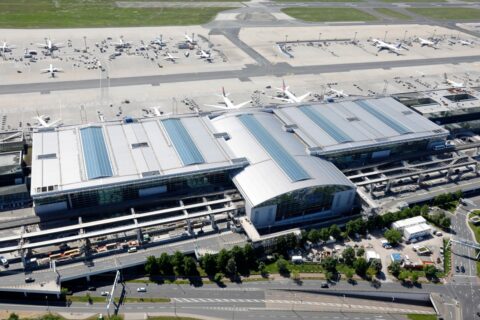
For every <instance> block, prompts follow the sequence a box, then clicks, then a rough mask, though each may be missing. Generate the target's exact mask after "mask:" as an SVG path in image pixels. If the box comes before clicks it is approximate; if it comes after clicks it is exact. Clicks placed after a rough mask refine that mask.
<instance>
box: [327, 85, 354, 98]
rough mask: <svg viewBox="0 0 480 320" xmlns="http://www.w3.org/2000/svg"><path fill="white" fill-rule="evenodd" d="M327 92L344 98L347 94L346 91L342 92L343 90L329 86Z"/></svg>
mask: <svg viewBox="0 0 480 320" xmlns="http://www.w3.org/2000/svg"><path fill="white" fill-rule="evenodd" d="M327 94H328V95H331V96H334V97H335V98H346V97H348V96H349V95H348V94H347V93H344V92H343V90H336V89H333V88H330V87H329V88H328V91H327Z"/></svg>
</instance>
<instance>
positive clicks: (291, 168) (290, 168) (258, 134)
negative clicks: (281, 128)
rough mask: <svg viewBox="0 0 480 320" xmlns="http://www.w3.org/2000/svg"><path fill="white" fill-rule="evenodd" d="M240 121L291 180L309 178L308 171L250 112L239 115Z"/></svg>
mask: <svg viewBox="0 0 480 320" xmlns="http://www.w3.org/2000/svg"><path fill="white" fill-rule="evenodd" d="M239 119H240V121H241V122H242V123H243V125H244V126H245V127H247V129H248V130H249V131H250V133H251V134H252V135H253V136H254V137H255V139H257V141H258V142H259V143H260V144H261V145H262V147H263V148H264V149H265V150H266V151H267V152H268V154H269V155H270V156H271V157H272V159H273V160H274V161H275V163H276V164H277V165H278V166H280V168H281V169H282V170H283V172H285V174H286V175H287V176H288V177H289V178H290V180H292V181H300V180H306V179H310V176H309V175H308V173H307V172H306V171H305V170H303V168H302V167H301V166H300V165H299V164H298V162H296V161H295V159H294V158H293V157H292V156H291V155H290V154H288V152H287V151H286V150H285V149H284V148H283V147H282V146H281V145H280V143H278V141H276V140H275V138H273V137H272V136H271V135H270V134H269V133H268V131H267V130H265V128H264V127H263V126H262V125H261V124H260V123H259V122H258V121H257V119H255V117H253V116H252V115H250V114H244V115H241V116H239Z"/></svg>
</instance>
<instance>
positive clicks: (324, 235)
mask: <svg viewBox="0 0 480 320" xmlns="http://www.w3.org/2000/svg"><path fill="white" fill-rule="evenodd" d="M329 238H330V230H329V229H328V228H322V229H320V239H322V240H323V241H327V240H328V239H329Z"/></svg>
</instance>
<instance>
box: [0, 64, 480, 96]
mask: <svg viewBox="0 0 480 320" xmlns="http://www.w3.org/2000/svg"><path fill="white" fill-rule="evenodd" d="M478 61H480V55H473V56H463V57H447V58H434V59H431V58H428V59H413V60H398V61H378V62H362V63H347V64H336V65H321V66H300V67H292V66H290V65H289V64H286V63H279V64H275V65H271V64H270V65H264V66H258V65H248V66H247V67H246V68H244V69H242V70H234V71H214V72H203V73H197V72H191V73H180V74H169V75H152V76H137V77H135V76H133V77H122V78H111V79H110V86H111V87H125V86H137V85H161V84H162V83H175V82H187V81H202V80H220V79H230V78H239V79H243V80H244V79H248V78H250V77H261V76H276V77H281V76H285V75H292V74H295V75H306V74H321V73H329V72H348V71H358V70H369V69H391V68H402V67H415V66H427V65H443V64H460V63H473V62H478ZM99 86H100V80H99V79H90V80H78V81H62V82H39V83H21V84H10V85H2V86H0V94H22V93H33V92H40V93H43V94H48V93H50V92H52V91H64V90H82V89H92V88H99Z"/></svg>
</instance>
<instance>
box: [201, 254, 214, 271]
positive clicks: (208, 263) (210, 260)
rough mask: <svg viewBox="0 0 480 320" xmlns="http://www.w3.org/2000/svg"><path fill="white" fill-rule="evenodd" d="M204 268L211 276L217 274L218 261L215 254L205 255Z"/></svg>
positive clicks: (203, 259)
mask: <svg viewBox="0 0 480 320" xmlns="http://www.w3.org/2000/svg"><path fill="white" fill-rule="evenodd" d="M202 268H203V270H205V273H206V274H207V275H209V276H213V275H214V274H215V273H217V270H218V269H217V259H216V257H215V256H214V255H213V254H209V253H207V254H205V255H204V256H203V258H202Z"/></svg>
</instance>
